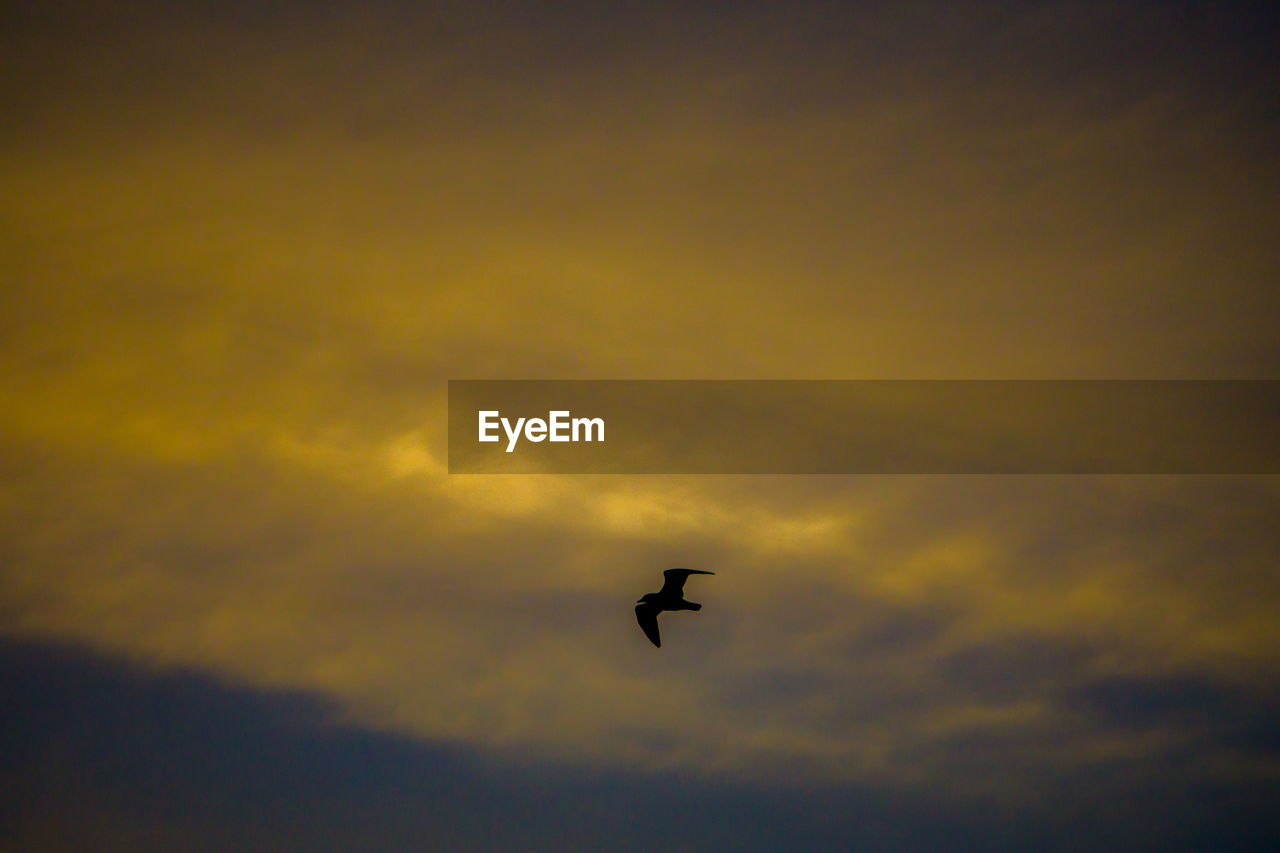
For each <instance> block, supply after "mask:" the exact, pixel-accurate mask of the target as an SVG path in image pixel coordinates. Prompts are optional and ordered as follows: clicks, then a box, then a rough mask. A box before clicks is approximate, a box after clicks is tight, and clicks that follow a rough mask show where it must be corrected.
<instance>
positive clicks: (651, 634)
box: [636, 604, 662, 648]
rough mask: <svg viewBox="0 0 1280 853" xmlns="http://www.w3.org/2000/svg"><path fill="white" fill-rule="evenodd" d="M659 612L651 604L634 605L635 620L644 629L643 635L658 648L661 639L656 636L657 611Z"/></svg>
mask: <svg viewBox="0 0 1280 853" xmlns="http://www.w3.org/2000/svg"><path fill="white" fill-rule="evenodd" d="M659 612H661V611H659V610H658V608H656V607H654V606H653V605H652V604H637V605H636V621H637V622H639V623H640V627H641V628H642V629H643V630H644V635H645V636H646V637H648V638H649V641H650V642H651V643H653V644H654V645H655V646H657V647H658V648H662V639H661V638H660V637H659V636H658V613H659Z"/></svg>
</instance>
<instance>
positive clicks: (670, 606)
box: [636, 569, 715, 648]
mask: <svg viewBox="0 0 1280 853" xmlns="http://www.w3.org/2000/svg"><path fill="white" fill-rule="evenodd" d="M714 574H715V572H704V571H701V570H700V569H667V570H666V571H665V572H663V573H662V576H663V577H664V578H665V579H666V580H664V581H663V584H662V589H660V590H658V591H657V592H649V593H645V594H644V595H643V596H641V597H640V600H639V601H637V602H636V621H637V622H639V623H640V627H641V628H642V629H643V630H644V635H645V636H646V637H648V638H649V640H650V641H651V642H652V643H653V644H654V645H655V646H658V647H659V648H661V647H662V639H661V638H660V637H659V636H658V614H659V613H661V612H662V611H664V610H701V609H702V605H701V604H698V603H696V602H693V601H685V600H684V582H685V580H686V579H687V578H688V577H689V575H714Z"/></svg>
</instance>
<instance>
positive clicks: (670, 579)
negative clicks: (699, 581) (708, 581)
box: [662, 569, 715, 595]
mask: <svg viewBox="0 0 1280 853" xmlns="http://www.w3.org/2000/svg"><path fill="white" fill-rule="evenodd" d="M714 574H715V572H704V571H702V570H701V569H667V570H666V571H665V572H663V573H662V576H663V577H664V578H666V580H664V581H663V582H662V594H663V595H680V594H681V593H682V592H683V591H684V582H685V579H686V578H688V577H689V575H714Z"/></svg>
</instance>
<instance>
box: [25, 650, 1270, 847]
mask: <svg viewBox="0 0 1280 853" xmlns="http://www.w3.org/2000/svg"><path fill="white" fill-rule="evenodd" d="M0 667H2V668H3V679H4V681H5V683H6V684H7V685H9V686H10V687H12V688H14V689H13V690H12V691H11V692H7V694H6V700H5V705H4V707H5V719H6V725H5V727H4V732H3V736H2V738H0V751H2V754H3V757H4V762H3V766H4V768H5V770H4V773H3V779H4V785H5V788H6V790H7V791H8V792H9V793H10V794H12V795H13V796H6V798H5V805H4V807H3V811H2V812H0V814H2V815H3V821H2V823H0V827H2V836H0V837H3V840H4V841H5V842H6V843H7V844H9V845H12V846H15V847H18V848H25V847H32V848H34V847H39V848H40V849H47V850H58V849H83V848H84V847H85V846H92V847H93V848H94V849H99V850H116V849H120V850H124V849H129V850H161V849H173V847H174V846H181V847H183V848H184V849H190V850H206V849H207V850H216V849H226V847H228V846H234V847H236V848H237V849H243V850H259V849H262V850H267V849H270V850H303V849H306V850H330V849H332V850H338V849H350V848H351V847H352V846H359V847H376V848H377V849H380V850H418V849H422V847H423V846H424V845H427V846H431V845H436V846H447V847H449V848H450V849H496V848H508V849H509V848H511V847H513V846H514V847H520V848H521V849H528V850H544V849H545V850H552V849H556V850H579V849H584V850H585V849H600V848H601V847H609V848H610V849H620V850H641V849H648V848H649V846H651V843H652V842H651V838H652V833H653V832H654V828H655V826H656V825H661V826H662V827H663V830H664V832H666V833H668V834H669V835H670V836H672V837H673V838H675V839H676V841H675V842H673V843H678V845H679V846H681V847H682V848H684V849H691V850H714V849H725V848H726V847H733V848H734V849H742V850H773V849H778V847H779V846H791V845H798V846H802V847H807V848H815V849H816V848H825V847H834V846H849V845H852V846H856V847H858V848H859V849H868V850H891V849H893V850H928V849H938V848H939V847H940V846H946V845H950V844H955V843H958V841H957V840H959V841H960V842H963V843H965V844H968V845H974V846H978V847H982V848H983V849H992V850H1000V849H1011V850H1012V849H1020V847H1021V846H1022V845H1024V844H1026V843H1028V842H1029V841H1031V840H1032V839H1034V840H1035V842H1036V843H1038V844H1047V845H1048V849H1063V850H1066V849H1079V847H1081V846H1088V847H1091V848H1095V849H1104V850H1111V849H1114V850H1119V849H1162V848H1163V849H1168V846H1175V847H1178V848H1182V849H1199V847H1200V845H1201V844H1210V845H1211V846H1212V845H1213V844H1214V843H1215V842H1216V843H1227V844H1229V845H1230V846H1231V848H1232V849H1238V850H1250V849H1258V850H1262V849H1268V845H1269V844H1274V843H1275V840H1276V839H1277V837H1280V826H1277V824H1276V820H1275V816H1274V815H1273V814H1271V815H1267V814H1266V813H1264V812H1262V811H1260V807H1261V806H1262V805H1263V803H1264V800H1263V799H1262V797H1263V795H1264V794H1265V791H1262V790H1258V789H1256V788H1254V786H1253V784H1252V783H1244V782H1238V781H1237V782H1229V783H1225V784H1222V783H1220V784H1217V785H1216V786H1213V787H1204V786H1196V785H1194V784H1192V783H1190V782H1188V780H1186V779H1185V778H1182V777H1178V776H1175V777H1173V778H1169V777H1164V778H1154V779H1145V780H1143V781H1144V782H1145V784H1147V785H1149V786H1150V787H1149V789H1147V790H1145V791H1144V790H1142V789H1141V788H1137V787H1135V788H1133V789H1132V790H1131V791H1130V793H1129V794H1128V797H1129V799H1128V800H1127V801H1126V802H1125V803H1123V805H1122V807H1120V808H1117V806H1116V804H1115V803H1113V802H1110V801H1108V800H1105V799H1104V800H1101V801H1095V800H1094V799H1093V797H1092V796H1091V794H1090V792H1089V790H1088V785H1087V783H1088V781H1089V780H1087V779H1077V780H1065V781H1062V780H1060V787H1061V792H1060V793H1059V795H1058V799H1057V800H1056V803H1057V805H1056V807H1055V808H1053V809H1052V810H1050V811H1047V812H1041V811H1039V810H1026V809H1022V810H1013V811H1008V810H1005V809H1002V808H999V807H997V808H995V809H991V808H989V807H988V808H975V807H974V806H973V804H972V803H971V802H967V799H968V798H967V797H966V796H965V794H964V792H963V791H952V792H948V791H945V790H940V789H938V790H933V791H931V792H927V793H923V792H914V793H911V792H907V791H902V790H895V789H882V790H876V789H874V788H870V787H851V786H837V787H823V788H810V789H801V790H795V789H791V788H780V787H775V786H770V785H767V784H766V785H761V786H744V785H728V786H725V785H716V786H708V785H706V784H705V783H704V782H702V781H699V780H697V779H692V778H688V777H685V776H683V775H678V774H645V773H635V772H628V771H625V770H619V771H609V772H603V773H602V772H594V771H592V772H583V771H580V770H574V769H572V768H566V767H563V766H558V765H556V764H548V763H526V762H515V763H511V762H505V761H494V760H492V759H485V758H483V757H482V756H477V755H475V754H474V753H472V752H471V751H470V750H467V749H462V748H457V747H451V746H448V745H441V744H431V743H424V742H422V741H413V740H407V739H403V738H399V737H395V736H391V735H385V734H376V733H371V732H368V731H362V730H360V729H359V728H354V727H351V726H348V725H343V724H340V723H338V722H336V721H335V719H334V716H333V714H334V709H333V707H332V706H331V705H330V704H329V703H328V702H327V701H326V700H324V699H323V698H320V697H316V696H313V695H308V694H301V693H281V692H268V693H261V692H259V693H255V692H250V691H245V690H243V689H239V688H235V687H232V686H230V685H226V684H222V683H219V682H216V681H214V680H211V679H209V678H208V677H206V676H203V675H198V674H195V673H191V672H185V671H181V670H160V671H155V670H146V669H139V668H136V667H131V666H126V665H122V664H120V663H118V662H115V661H112V660H110V659H107V658H103V657H101V656H98V655H93V654H87V653H85V652H83V651H80V650H77V649H74V648H72V647H67V646H61V645H53V646H50V645H40V644H31V643H13V642H8V643H6V644H5V645H4V647H3V654H0ZM1205 795H1207V799H1201V800H1199V802H1198V804H1194V805H1193V803H1194V802H1195V798H1197V797H1201V796H1205ZM1188 806H1190V807H1189V808H1188ZM1066 815H1070V816H1071V817H1070V818H1069V819H1068V818H1067V817H1066ZM1045 821H1048V822H1049V824H1050V825H1054V826H1056V827H1057V831H1056V832H1055V833H1054V834H1053V836H1047V835H1045V834H1044V833H1043V828H1044V826H1045V825H1046V824H1045ZM1139 827H1141V832H1140V831H1139Z"/></svg>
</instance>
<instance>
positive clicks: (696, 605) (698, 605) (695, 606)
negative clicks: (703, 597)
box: [689, 601, 702, 610]
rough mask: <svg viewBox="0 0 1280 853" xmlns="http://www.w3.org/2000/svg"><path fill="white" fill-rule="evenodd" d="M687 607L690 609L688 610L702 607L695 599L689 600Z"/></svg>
mask: <svg viewBox="0 0 1280 853" xmlns="http://www.w3.org/2000/svg"><path fill="white" fill-rule="evenodd" d="M689 609H690V610H701V609H702V605H701V604H699V603H698V602H696V601H690V602H689Z"/></svg>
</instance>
